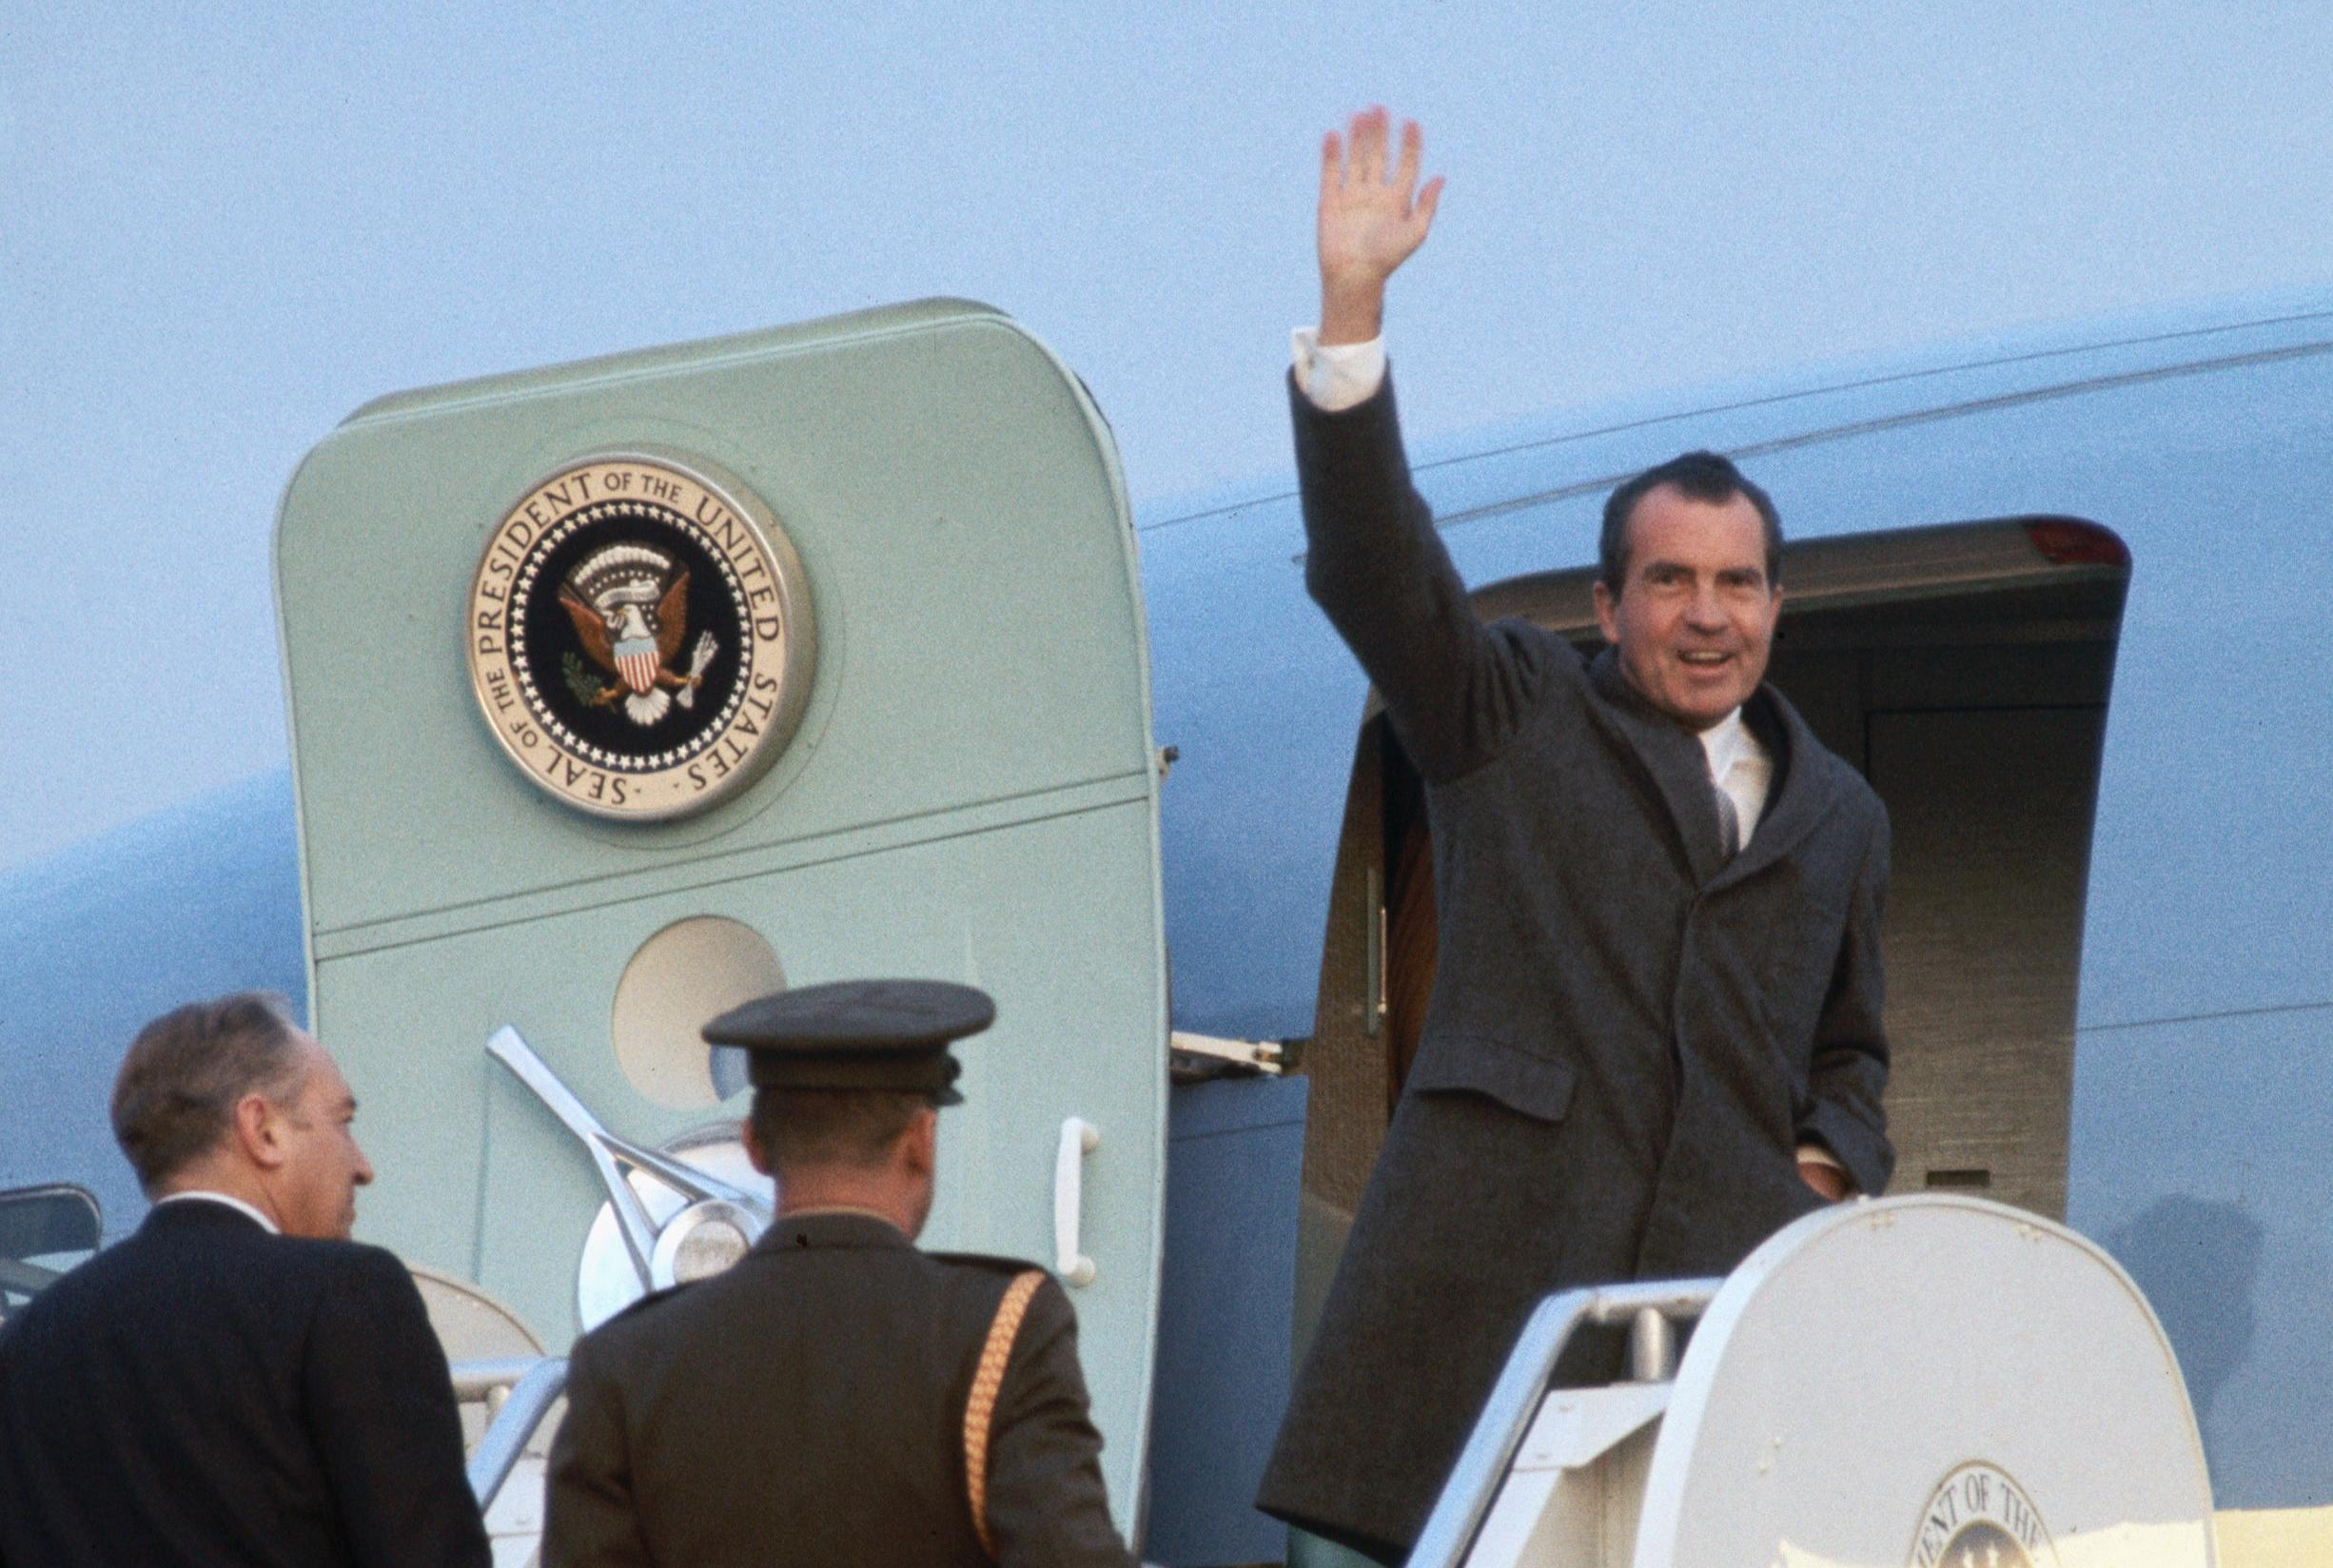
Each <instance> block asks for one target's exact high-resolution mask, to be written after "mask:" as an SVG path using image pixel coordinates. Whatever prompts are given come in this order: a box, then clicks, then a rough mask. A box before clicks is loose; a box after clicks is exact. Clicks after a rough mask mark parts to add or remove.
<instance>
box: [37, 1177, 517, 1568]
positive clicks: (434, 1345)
mask: <svg viewBox="0 0 2333 1568" xmlns="http://www.w3.org/2000/svg"><path fill="white" fill-rule="evenodd" d="M488 1561H489V1554H488V1549H487V1544H486V1531H485V1526H484V1525H483V1524H482V1523H481V1522H480V1519H479V1517H478V1503H477V1500H476V1499H474V1498H472V1497H471V1495H470V1483H469V1480H468V1478H467V1477H466V1476H464V1475H463V1473H462V1466H461V1414H460V1412H459V1410H458V1409H457V1408H456V1405H455V1402H454V1384H453V1380H452V1379H451V1377H449V1376H448V1374H447V1371H446V1365H445V1352H444V1351H443V1350H442V1349H441V1348H440V1347H439V1344H438V1338H437V1336H436V1335H435V1334H434V1333H432V1332H431V1330H430V1326H429V1316H428V1314H427V1312H426V1311H424V1310H423V1308H422V1294H421V1292H420V1291H419V1290H417V1289H415V1288H414V1284H413V1277H412V1276H411V1275H410V1274H408V1273H406V1272H405V1266H404V1264H401V1263H399V1262H398V1261H397V1258H396V1256H395V1255H394V1254H393V1253H389V1252H385V1251H383V1250H382V1248H380V1247H377V1246H365V1245H361V1244H359V1243H356V1242H342V1241H326V1240H320V1239H314V1238H304V1237H292V1236H276V1235H271V1234H269V1233H268V1231H267V1229H266V1227H265V1226H264V1225H261V1224H260V1223H259V1222H258V1221H256V1220H254V1219H252V1218H250V1217H249V1216H248V1215H245V1214H243V1213H240V1212H238V1211H237V1210H235V1209H233V1208H231V1207H229V1206H228V1205H225V1204H218V1203H212V1202H209V1201H208V1200H206V1199H199V1198H187V1199H182V1200H180V1201H177V1202H174V1203H167V1204H158V1205H155V1206H154V1209H153V1211H152V1212H151V1213H149V1214H148V1215H147V1217H146V1221H145V1223H144V1224H143V1225H140V1226H139V1227H138V1229H137V1230H136V1232H135V1233H133V1234H132V1235H130V1236H128V1237H127V1238H125V1239H124V1240H122V1241H120V1242H117V1243H115V1244H114V1245H111V1246H109V1247H108V1248H106V1249H105V1250H104V1251H102V1252H100V1253H98V1254H97V1256H96V1257H94V1258H91V1259H90V1260H89V1261H88V1263H85V1264H82V1265H81V1266H80V1267H78V1268H76V1269H74V1270H72V1271H71V1272H70V1273H69V1274H67V1275H66V1276H65V1277H64V1278H63V1279H61V1280H59V1281H58V1282H57V1283H56V1284H52V1285H50V1286H49V1288H48V1289H47V1290H45V1291H43V1292H42V1293H41V1294H40V1295H38V1296H35V1297H34V1298H33V1299H32V1302H31V1303H30V1304H29V1305H28V1306H26V1307H24V1308H22V1309H21V1310H19V1311H17V1312H16V1313H14V1314H12V1315H11V1316H10V1319H9V1322H8V1325H7V1327H6V1328H5V1329H0V1564H5V1565H7V1568H36V1565H37V1568H79V1565H84V1564H86V1565H88V1568H98V1565H101V1564H103V1565H107V1568H111V1565H114V1564H122V1563H203V1564H206V1565H209V1564H218V1565H220V1568H271V1565H274V1568H334V1565H339V1564H348V1565H351V1568H354V1565H359V1564H376V1565H379V1568H392V1565H402V1564H407V1563H423V1562H425V1563H431V1564H443V1565H444V1568H487V1563H488Z"/></svg>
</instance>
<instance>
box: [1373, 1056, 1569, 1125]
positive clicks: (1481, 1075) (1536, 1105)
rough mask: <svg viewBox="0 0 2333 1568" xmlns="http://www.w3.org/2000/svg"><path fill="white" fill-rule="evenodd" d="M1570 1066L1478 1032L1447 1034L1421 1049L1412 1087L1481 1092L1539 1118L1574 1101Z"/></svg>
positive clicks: (1557, 1117) (1559, 1114)
mask: <svg viewBox="0 0 2333 1568" xmlns="http://www.w3.org/2000/svg"><path fill="white" fill-rule="evenodd" d="M1572 1077H1573V1074H1572V1069H1571V1067H1570V1065H1569V1064H1567V1063H1563V1062H1559V1061H1557V1060H1556V1059H1555V1058H1554V1057H1552V1056H1540V1055H1538V1054H1536V1053H1535V1052H1531V1051H1525V1050H1518V1049H1516V1048H1515V1047H1513V1046H1510V1045H1507V1044H1506V1043H1504V1042H1503V1041H1500V1040H1493V1039H1490V1038H1488V1037H1487V1036H1484V1035H1479V1034H1453V1035H1445V1036H1444V1037H1442V1038H1441V1039H1440V1040H1436V1041H1434V1042H1432V1043H1431V1044H1430V1045H1428V1046H1427V1048H1426V1049H1424V1050H1422V1051H1421V1052H1419V1054H1418V1060H1417V1062H1416V1063H1415V1064H1414V1065H1413V1066H1412V1067H1411V1068H1410V1072H1409V1088H1411V1089H1413V1090H1415V1091H1416V1092H1418V1093H1420V1094H1437V1093H1441V1094H1480V1095H1486V1096H1488V1097H1489V1098H1491V1099H1493V1100H1496V1101H1498V1102H1499V1103H1500V1105H1502V1106H1505V1107H1507V1108H1508V1109H1509V1110H1515V1111H1520V1112H1521V1113H1522V1114H1523V1115H1525V1116H1529V1117H1532V1118H1534V1119H1535V1120H1538V1121H1541V1122H1560V1121H1562V1120H1563V1113H1564V1112H1565V1111H1567V1110H1569V1109H1570V1108H1571V1105H1572Z"/></svg>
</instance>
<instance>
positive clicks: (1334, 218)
mask: <svg viewBox="0 0 2333 1568" xmlns="http://www.w3.org/2000/svg"><path fill="white" fill-rule="evenodd" d="M1390 127H1391V118H1390V116H1388V115H1387V114H1386V112H1385V111H1384V109H1383V108H1366V109H1363V110H1362V111H1361V112H1360V113H1359V114H1356V115H1354V116H1353V120H1352V124H1351V126H1350V127H1347V136H1346V139H1344V140H1340V138H1339V137H1338V135H1337V133H1336V132H1335V131H1333V130H1332V131H1330V132H1329V133H1328V135H1327V136H1326V138H1324V139H1323V142H1322V144H1321V210H1320V249H1321V342H1323V343H1366V342H1367V341H1368V340H1369V339H1371V338H1374V337H1376V336H1377V335H1378V333H1379V330H1380V329H1381V327H1382V324H1383V321H1384V310H1385V280H1386V279H1388V278H1390V277H1392V276H1393V274H1394V271H1395V269H1396V268H1398V267H1399V266H1400V265H1402V263H1403V262H1405V261H1407V260H1409V257H1410V253H1411V252H1412V251H1414V250H1416V249H1417V248H1418V247H1419V246H1420V245H1423V244H1424V243H1425V236H1426V231H1427V230H1428V229H1430V228H1432V227H1433V226H1434V208H1435V206H1437V204H1439V203H1440V202H1441V186H1442V181H1441V175H1439V174H1437V175H1436V176H1434V178H1433V179H1431V180H1428V181H1427V182H1426V183H1425V185H1424V186H1423V187H1422V188H1421V187H1420V186H1419V185H1418V164H1419V159H1420V156H1421V153H1422V152H1423V150H1424V147H1425V138H1424V136H1423V135H1422V134H1421V132H1420V131H1419V129H1418V122H1417V121H1415V120H1404V121H1403V122H1402V150H1401V155H1400V157H1399V159H1398V160H1397V161H1395V162H1394V163H1393V165H1392V167H1390V168H1388V167H1387V152H1388V149H1389V144H1390V142H1391V139H1392V138H1391V135H1390Z"/></svg>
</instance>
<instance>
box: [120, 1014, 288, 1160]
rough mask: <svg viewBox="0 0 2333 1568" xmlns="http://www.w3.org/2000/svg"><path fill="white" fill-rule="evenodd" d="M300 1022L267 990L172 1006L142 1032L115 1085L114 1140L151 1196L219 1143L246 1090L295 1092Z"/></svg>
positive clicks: (279, 1096)
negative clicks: (295, 1022) (294, 1021)
mask: <svg viewBox="0 0 2333 1568" xmlns="http://www.w3.org/2000/svg"><path fill="white" fill-rule="evenodd" d="M299 1035H300V1030H299V1026H298V1025H296V1024H294V1023H293V1022H292V1020H291V1004H290V1003H288V1002H286V1001H285V1000H284V998H283V997H281V996H278V995H275V994H274V993H273V992H270V991H256V990H246V991H238V992H236V993H235V994H234V995H232V996H222V997H220V998H218V999H217V1000H216V1001H211V1002H189V1003H187V1004H186V1006H185V1007H183V1008H174V1009H171V1010H170V1011H168V1012H166V1013H164V1014H163V1015H162V1016H161V1017H159V1018H157V1019H155V1020H154V1021H153V1022H152V1023H150V1024H148V1025H147V1026H146V1027H145V1028H144V1029H140V1030H139V1031H138V1037H137V1038H136V1039H135V1040H132V1041H131V1042H130V1043H129V1054H128V1055H127V1056H125V1057H124V1058H123V1059H122V1070H121V1074H120V1075H119V1076H118V1077H116V1078H115V1079H114V1080H113V1138H114V1141H115V1142H116V1143H118V1144H120V1145H121V1146H122V1152H123V1153H124V1154H126V1155H127V1156H128V1157H129V1166H130V1168H131V1169H132V1170H134V1171H136V1172H137V1173H138V1185H139V1186H143V1187H144V1188H146V1190H147V1192H149V1193H151V1192H153V1191H155V1190H156V1189H157V1188H159V1187H160V1186H161V1185H162V1184H163V1183H164V1182H166V1181H167V1180H169V1179H170V1178H171V1177H172V1176H174V1175H176V1174H177V1173H178V1172H179V1171H181V1170H183V1169H185V1168H186V1166H187V1165H189V1164H190V1163H192V1162H193V1161H194V1160H196V1159H199V1158H200V1157H201V1156H203V1155H205V1154H207V1153H209V1152H210V1151H211V1150H212V1149H214V1148H216V1147H219V1145H220V1143H221V1142H222V1141H223V1140H224V1139H225V1137H226V1131H227V1127H228V1125H229V1124H230V1123H231V1122H232V1121H233V1119H234V1115H235V1105H236V1102H237V1101H239V1100H241V1099H242V1098H243V1097H244V1096H245V1095H246V1094H260V1095H264V1096H265V1097H266V1098H267V1099H269V1100H275V1101H282V1100H284V1099H286V1098H288V1097H289V1096H290V1095H291V1093H292V1092H293V1091H294V1090H295V1089H296V1088H298V1086H299V1079H300V1071H301V1067H302V1064H301V1061H300V1056H299V1051H298V1049H297V1048H298V1044H299Z"/></svg>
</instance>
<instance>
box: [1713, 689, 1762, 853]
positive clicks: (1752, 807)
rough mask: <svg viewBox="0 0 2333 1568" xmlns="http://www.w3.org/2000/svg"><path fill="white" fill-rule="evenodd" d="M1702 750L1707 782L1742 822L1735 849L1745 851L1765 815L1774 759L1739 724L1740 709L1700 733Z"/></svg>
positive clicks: (1747, 726) (1741, 723) (1745, 725)
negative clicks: (1706, 756) (1729, 799)
mask: <svg viewBox="0 0 2333 1568" xmlns="http://www.w3.org/2000/svg"><path fill="white" fill-rule="evenodd" d="M1701 749H1702V750H1703V751H1704V752H1707V753H1708V754H1709V776H1710V782H1711V783H1713V784H1715V785H1716V786H1717V788H1719V789H1721V790H1723V791H1724V792H1725V793H1726V794H1728V795H1729V796H1731V797H1732V798H1733V801H1734V813H1735V816H1736V817H1738V818H1739V819H1740V821H1741V843H1739V844H1736V845H1735V849H1736V850H1737V851H1738V850H1741V849H1745V848H1747V847H1748V846H1749V843H1750V835H1751V834H1752V833H1755V832H1757V825H1758V818H1759V817H1761V816H1763V815H1765V814H1766V792H1767V790H1768V789H1769V788H1770V787H1771V786H1772V785H1773V783H1774V758H1773V757H1772V756H1770V755H1767V752H1766V748H1765V747H1764V746H1763V745H1761V744H1759V742H1758V737H1757V736H1755V735H1752V734H1751V733H1750V726H1749V725H1747V724H1744V723H1743V722H1742V721H1741V710H1740V709H1739V708H1736V709H1735V710H1734V711H1733V712H1732V713H1730V714H1728V715H1725V717H1723V718H1721V719H1719V720H1718V721H1717V722H1716V723H1715V724H1713V725H1711V726H1710V727H1709V728H1708V729H1706V730H1703V731H1702V732H1701Z"/></svg>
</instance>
